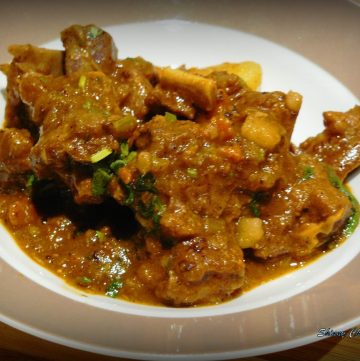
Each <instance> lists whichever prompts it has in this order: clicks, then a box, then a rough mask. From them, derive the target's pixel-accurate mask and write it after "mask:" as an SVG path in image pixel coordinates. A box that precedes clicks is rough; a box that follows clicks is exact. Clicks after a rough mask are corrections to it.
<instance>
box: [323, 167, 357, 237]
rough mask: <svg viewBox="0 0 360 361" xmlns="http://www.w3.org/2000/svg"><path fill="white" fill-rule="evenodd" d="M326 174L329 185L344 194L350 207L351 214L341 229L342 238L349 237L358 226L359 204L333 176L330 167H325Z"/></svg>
mask: <svg viewBox="0 0 360 361" xmlns="http://www.w3.org/2000/svg"><path fill="white" fill-rule="evenodd" d="M326 170H327V174H328V178H329V181H330V183H331V184H332V185H333V186H334V187H335V188H337V189H338V190H339V191H340V192H342V193H343V194H345V195H346V196H347V197H348V198H349V200H350V202H351V205H352V214H351V215H350V217H349V218H348V220H347V222H346V225H345V227H344V229H343V234H344V236H346V237H348V236H350V235H351V234H352V233H353V232H354V231H355V228H356V227H357V225H358V224H359V220H360V215H359V202H358V200H357V199H356V198H355V196H354V195H353V194H352V193H351V192H350V191H349V190H348V189H347V188H346V186H345V185H344V183H343V182H342V181H341V179H340V178H339V177H338V176H337V175H336V174H335V172H334V170H333V169H332V168H331V167H327V169H326Z"/></svg>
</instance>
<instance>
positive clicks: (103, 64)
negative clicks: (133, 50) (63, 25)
mask: <svg viewBox="0 0 360 361" xmlns="http://www.w3.org/2000/svg"><path fill="white" fill-rule="evenodd" d="M61 40H62V42H63V44H64V47H65V69H66V74H68V75H70V74H72V73H74V72H77V71H81V72H87V71H96V70H100V71H102V72H104V73H106V74H109V73H111V72H112V71H113V70H114V67H115V64H116V60H117V49H116V46H115V44H114V42H113V39H112V37H111V36H110V35H109V34H108V33H107V32H106V31H104V30H102V29H100V28H98V27H97V26H95V25H87V26H80V25H73V26H71V27H69V28H67V29H65V30H63V31H62V33H61Z"/></svg>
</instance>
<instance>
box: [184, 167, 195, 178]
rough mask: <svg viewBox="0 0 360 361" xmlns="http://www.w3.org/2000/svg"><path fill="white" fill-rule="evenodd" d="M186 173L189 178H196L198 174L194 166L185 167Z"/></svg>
mask: <svg viewBox="0 0 360 361" xmlns="http://www.w3.org/2000/svg"><path fill="white" fill-rule="evenodd" d="M186 173H187V174H188V175H189V176H190V177H191V178H196V177H197V176H198V171H197V169H195V168H188V169H186Z"/></svg>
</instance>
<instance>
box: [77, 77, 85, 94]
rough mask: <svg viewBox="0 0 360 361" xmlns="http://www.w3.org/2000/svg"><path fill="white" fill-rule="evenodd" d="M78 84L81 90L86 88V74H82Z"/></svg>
mask: <svg viewBox="0 0 360 361" xmlns="http://www.w3.org/2000/svg"><path fill="white" fill-rule="evenodd" d="M78 85H79V88H80V89H81V90H84V89H85V85H86V76H85V75H81V76H80V78H79V84H78Z"/></svg>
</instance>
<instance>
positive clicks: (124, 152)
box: [120, 143, 129, 158]
mask: <svg viewBox="0 0 360 361" xmlns="http://www.w3.org/2000/svg"><path fill="white" fill-rule="evenodd" d="M128 155H129V144H127V143H121V144H120V156H121V158H126V157H127V156H128Z"/></svg>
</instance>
